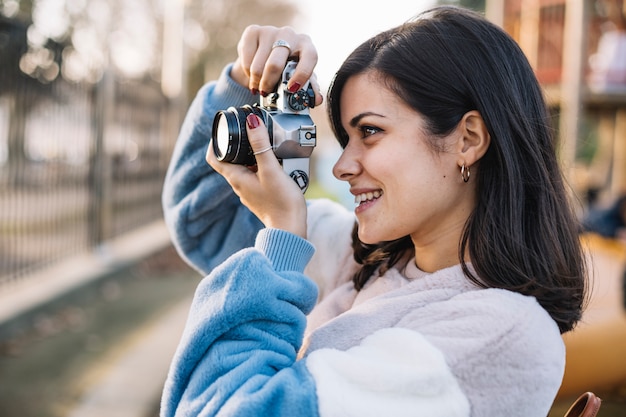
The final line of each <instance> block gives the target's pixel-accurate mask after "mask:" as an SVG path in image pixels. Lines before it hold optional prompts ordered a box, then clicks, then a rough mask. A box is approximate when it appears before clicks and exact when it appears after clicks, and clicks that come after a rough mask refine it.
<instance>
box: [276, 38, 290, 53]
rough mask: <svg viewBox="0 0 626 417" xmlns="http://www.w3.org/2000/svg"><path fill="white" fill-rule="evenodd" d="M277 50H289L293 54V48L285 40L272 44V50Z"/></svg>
mask: <svg viewBox="0 0 626 417" xmlns="http://www.w3.org/2000/svg"><path fill="white" fill-rule="evenodd" d="M276 48H287V50H288V51H289V53H290V54H291V46H290V45H289V42H287V41H286V40H284V39H279V40H277V41H276V42H274V43H273V44H272V50H274V49H276Z"/></svg>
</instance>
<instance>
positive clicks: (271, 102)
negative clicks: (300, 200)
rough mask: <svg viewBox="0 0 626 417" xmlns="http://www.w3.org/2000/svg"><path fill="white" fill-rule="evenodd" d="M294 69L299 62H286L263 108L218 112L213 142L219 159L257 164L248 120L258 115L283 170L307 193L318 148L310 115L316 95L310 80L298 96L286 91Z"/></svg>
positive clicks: (243, 108) (246, 107)
mask: <svg viewBox="0 0 626 417" xmlns="http://www.w3.org/2000/svg"><path fill="white" fill-rule="evenodd" d="M295 68H296V62H294V61H289V62H287V65H286V66H285V69H284V71H283V74H282V79H281V81H280V83H279V84H278V86H277V88H276V91H275V92H273V93H271V94H269V95H268V96H267V97H263V98H262V100H261V105H258V104H255V105H254V106H249V105H245V106H243V107H238V108H235V107H229V108H228V109H227V110H221V111H218V112H217V113H216V115H215V119H214V120H213V136H212V139H213V151H214V152H215V155H216V156H217V159H218V160H220V161H224V162H230V163H233V164H240V165H255V164H256V159H255V157H254V155H253V154H252V148H251V147H250V143H249V142H248V135H247V132H246V117H247V116H248V115H249V114H250V113H254V114H256V115H257V116H259V117H260V118H261V120H263V122H264V123H265V125H266V126H267V129H268V131H269V137H270V143H271V144H272V150H273V151H274V154H275V155H276V157H277V158H278V159H279V161H280V162H281V165H282V166H283V169H284V170H285V172H286V173H287V174H288V175H289V176H290V177H291V178H293V180H294V181H295V182H296V184H298V186H299V187H300V189H301V190H302V192H305V191H306V189H307V187H308V186H309V158H310V156H311V154H312V153H313V148H314V147H315V145H316V129H315V124H314V123H313V120H312V119H311V116H310V114H309V113H310V111H309V109H310V108H312V107H314V106H315V95H314V92H313V89H312V88H311V85H310V82H308V81H307V83H306V84H305V85H304V86H303V87H302V89H300V90H299V91H297V92H295V93H290V92H289V91H288V90H287V82H288V81H289V79H290V78H291V76H292V75H293V73H294V71H295Z"/></svg>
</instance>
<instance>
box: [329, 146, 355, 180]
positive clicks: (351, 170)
mask: <svg viewBox="0 0 626 417" xmlns="http://www.w3.org/2000/svg"><path fill="white" fill-rule="evenodd" d="M361 169H362V168H361V163H360V161H359V157H358V152H356V150H355V149H354V148H353V146H351V145H350V142H348V145H346V147H345V148H344V150H343V152H342V153H341V156H339V159H338V160H337V162H336V163H335V166H334V167H333V175H334V176H335V178H337V179H338V180H341V181H349V180H350V179H351V178H353V177H354V176H356V175H358V174H359V173H360V172H361Z"/></svg>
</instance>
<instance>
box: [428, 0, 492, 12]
mask: <svg viewBox="0 0 626 417" xmlns="http://www.w3.org/2000/svg"><path fill="white" fill-rule="evenodd" d="M438 3H439V4H457V5H459V6H463V7H467V8H468V9H472V10H477V11H481V12H484V11H485V0H439V1H438Z"/></svg>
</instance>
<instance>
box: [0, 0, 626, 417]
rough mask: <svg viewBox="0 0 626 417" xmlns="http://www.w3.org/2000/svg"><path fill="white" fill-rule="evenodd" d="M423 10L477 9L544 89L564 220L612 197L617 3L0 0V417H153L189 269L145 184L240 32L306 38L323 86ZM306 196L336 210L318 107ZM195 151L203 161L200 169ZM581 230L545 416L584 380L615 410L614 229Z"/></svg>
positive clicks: (618, 132) (625, 111)
mask: <svg viewBox="0 0 626 417" xmlns="http://www.w3.org/2000/svg"><path fill="white" fill-rule="evenodd" d="M436 4H460V5H463V6H466V7H470V8H473V9H475V10H478V11H480V12H484V13H485V14H486V16H487V17H488V18H489V19H490V20H492V21H493V22H495V23H497V24H498V25H500V26H502V27H503V28H504V29H505V30H506V31H507V32H508V33H510V34H511V35H512V36H513V37H514V38H515V39H516V40H517V42H518V43H519V44H520V46H521V47H522V49H523V50H524V52H525V53H526V55H527V56H528V58H529V61H530V62H531V64H532V65H533V68H534V69H535V72H536V74H537V78H538V80H539V81H540V83H541V84H542V86H543V88H544V91H545V95H546V99H547V102H548V104H549V109H550V112H551V114H552V115H553V122H554V129H555V132H556V134H557V137H558V138H559V140H560V142H559V143H560V146H559V156H560V157H561V160H562V163H563V168H564V170H565V172H566V174H567V179H568V183H569V184H570V185H571V187H572V197H573V199H574V201H576V207H577V209H578V211H579V214H580V217H581V219H585V218H587V217H588V216H589V215H590V214H594V215H595V214H598V213H601V214H602V213H605V212H606V213H608V212H610V211H611V207H612V205H614V204H615V201H617V199H618V198H619V197H620V196H623V195H624V194H626V5H625V1H624V0H584V1H582V0H457V1H455V0H415V1H406V0H385V1H381V0H364V1H359V2H348V1H336V0H335V1H331V0H317V1H302V0H299V1H298V0H267V1H257V0H0V417H13V416H20V417H31V416H32V417H47V416H50V417H64V416H72V417H92V416H93V417H95V416H100V415H107V416H114V417H116V416H120V417H121V416H128V417H155V416H156V415H157V414H158V398H159V394H160V390H161V387H162V383H163V379H164V376H165V372H166V370H167V366H168V365H169V360H170V358H171V355H172V352H173V349H174V347H175V345H176V343H177V341H178V337H179V335H180V331H181V329H182V323H183V321H184V319H185V314H186V312H187V309H188V306H189V301H190V297H191V295H192V294H193V291H194V288H195V285H196V284H197V282H198V280H199V279H200V278H201V277H199V276H198V275H197V273H196V272H194V271H192V270H190V269H189V268H188V267H187V266H186V265H184V264H183V262H182V261H181V260H180V259H179V257H178V256H177V254H176V253H175V252H174V251H173V249H172V247H171V245H170V241H169V236H168V234H167V231H166V230H165V227H164V225H163V220H162V214H163V213H162V210H161V205H160V195H161V190H162V185H163V176H164V175H165V170H166V169H167V165H168V162H169V159H170V156H171V152H172V149H173V146H174V143H175V141H176V137H177V133H178V130H179V128H180V125H181V123H182V120H183V117H184V114H185V111H186V109H187V107H188V105H189V103H190V101H191V100H192V99H193V97H194V96H195V94H196V92H197V90H198V89H199V88H200V87H201V86H202V85H203V84H204V83H206V82H207V81H210V80H212V79H215V78H216V77H217V76H218V75H219V73H220V72H221V70H222V68H223V67H224V65H226V64H227V63H229V62H231V61H233V60H234V59H235V57H236V44H237V41H238V40H239V36H240V34H241V32H242V30H243V29H244V28H245V27H246V26H247V25H249V24H253V23H255V24H271V25H276V26H281V25H289V26H292V27H294V28H296V29H297V30H300V31H302V32H305V33H308V34H309V35H310V36H311V37H312V39H313V41H314V42H315V44H316V45H317V47H318V52H319V63H318V66H317V70H316V73H317V76H318V79H319V81H320V83H321V86H322V90H323V91H326V89H327V88H328V85H329V83H330V81H331V79H332V76H333V74H334V71H335V70H336V69H337V68H338V67H339V65H340V64H341V62H342V61H343V60H344V59H345V57H346V56H347V55H348V54H349V53H350V52H351V51H352V50H353V49H354V48H355V47H356V46H358V45H359V44H360V43H361V42H363V41H364V40H365V39H367V38H368V37H370V36H372V35H375V34H376V33H378V32H380V31H382V30H385V29H388V28H390V27H392V26H396V25H398V24H401V23H403V22H404V21H406V20H407V19H409V18H411V17H412V16H414V15H415V14H417V13H419V12H420V11H423V10H425V9H427V8H429V7H431V6H433V5H436ZM313 117H314V120H315V122H316V124H317V126H318V132H319V134H318V138H319V140H318V146H317V148H316V150H315V152H314V153H313V157H312V178H313V181H314V183H313V184H312V186H311V188H310V189H309V190H308V191H307V195H308V196H309V197H311V198H315V197H321V196H323V197H328V198H332V199H335V200H337V201H339V202H341V203H343V204H345V205H346V206H348V207H350V206H351V205H352V201H351V197H350V196H349V195H348V193H347V187H346V185H345V184H342V183H340V182H338V181H337V180H335V179H334V178H333V177H332V173H331V167H332V165H333V163H334V162H335V160H336V158H337V156H338V154H339V152H340V149H339V147H338V145H337V144H336V143H335V141H334V139H333V138H332V134H331V132H330V129H329V127H328V123H327V120H326V114H325V110H324V108H323V107H321V108H318V109H315V110H314V114H313ZM198 163H204V161H198ZM624 236H625V238H623V239H624V240H620V238H619V234H614V235H608V234H606V233H604V232H602V233H600V232H599V231H597V230H596V231H593V230H588V231H585V233H582V234H581V239H583V240H584V242H585V244H586V245H587V246H588V247H589V252H590V256H591V257H593V259H594V264H593V274H594V298H593V299H592V301H591V303H590V305H589V309H588V311H587V312H586V313H585V317H584V320H583V324H582V325H581V326H579V328H578V329H577V330H576V331H574V332H572V333H570V334H568V335H565V336H564V338H565V341H566V344H567V347H568V368H567V369H566V374H565V379H564V383H563V387H562V390H561V392H560V393H559V397H558V398H557V402H556V403H555V405H554V409H553V410H552V412H551V414H550V416H551V417H554V416H562V415H563V414H564V412H565V410H566V408H567V406H568V405H569V404H571V401H572V398H573V397H575V396H577V394H579V393H582V392H584V391H586V390H593V391H595V392H596V393H598V394H600V395H601V396H602V397H603V399H604V405H603V408H602V411H601V413H600V416H601V417H602V416H604V417H611V416H626V359H624V358H625V357H624V354H625V352H626V313H625V312H624V308H625V305H626V296H625V295H624V292H625V287H626V277H625V276H624V271H625V269H626V267H625V264H626V233H625V235H624Z"/></svg>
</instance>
